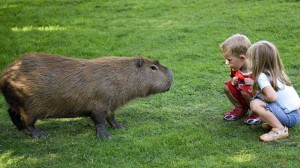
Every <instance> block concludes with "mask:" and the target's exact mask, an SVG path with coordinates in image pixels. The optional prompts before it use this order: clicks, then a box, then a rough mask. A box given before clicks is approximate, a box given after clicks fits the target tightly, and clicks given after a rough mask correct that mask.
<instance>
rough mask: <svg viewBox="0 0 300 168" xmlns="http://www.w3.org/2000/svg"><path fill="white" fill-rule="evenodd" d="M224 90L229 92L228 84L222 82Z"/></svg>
mask: <svg viewBox="0 0 300 168" xmlns="http://www.w3.org/2000/svg"><path fill="white" fill-rule="evenodd" d="M224 91H225V92H226V93H228V92H229V87H228V85H227V84H226V83H225V84H224Z"/></svg>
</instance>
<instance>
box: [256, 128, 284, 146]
mask: <svg viewBox="0 0 300 168" xmlns="http://www.w3.org/2000/svg"><path fill="white" fill-rule="evenodd" d="M288 136H289V132H288V128H287V127H284V129H283V130H278V129H276V128H273V129H272V130H271V131H270V132H269V133H267V134H263V135H261V136H260V137H259V138H260V139H261V140H262V141H264V142H271V141H275V140H279V139H283V138H286V137H288Z"/></svg>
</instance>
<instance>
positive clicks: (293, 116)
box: [254, 94, 300, 127]
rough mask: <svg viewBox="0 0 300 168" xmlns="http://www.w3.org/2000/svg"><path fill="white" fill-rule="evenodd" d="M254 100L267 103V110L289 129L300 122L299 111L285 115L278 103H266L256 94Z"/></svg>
mask: <svg viewBox="0 0 300 168" xmlns="http://www.w3.org/2000/svg"><path fill="white" fill-rule="evenodd" d="M254 99H260V100H262V101H264V102H265V103H266V110H269V111H271V112H272V113H273V114H274V115H275V116H276V117H277V118H278V120H279V121H280V122H281V124H282V125H284V126H287V127H294V126H295V125H296V124H297V123H298V122H300V113H299V112H298V111H297V110H294V111H291V112H289V113H285V112H284V111H283V109H282V108H281V107H280V105H279V104H278V103H277V102H272V103H269V102H266V101H265V100H264V99H263V98H262V97H261V95H260V94H256V95H255V97H254Z"/></svg>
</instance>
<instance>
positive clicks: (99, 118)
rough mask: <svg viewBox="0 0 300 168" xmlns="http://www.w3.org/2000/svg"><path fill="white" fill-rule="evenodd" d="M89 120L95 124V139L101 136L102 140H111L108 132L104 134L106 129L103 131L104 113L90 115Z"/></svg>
mask: <svg viewBox="0 0 300 168" xmlns="http://www.w3.org/2000/svg"><path fill="white" fill-rule="evenodd" d="M91 118H92V120H93V121H94V123H95V127H96V136H97V137H99V136H102V137H104V138H111V135H110V134H109V133H108V132H106V129H105V113H104V112H102V113H98V114H95V113H92V115H91Z"/></svg>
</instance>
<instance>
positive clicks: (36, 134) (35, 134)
mask: <svg viewBox="0 0 300 168" xmlns="http://www.w3.org/2000/svg"><path fill="white" fill-rule="evenodd" d="M30 135H31V136H32V137H34V138H37V139H40V138H42V137H47V136H48V134H47V133H45V132H43V131H39V130H35V131H32V132H30Z"/></svg>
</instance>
